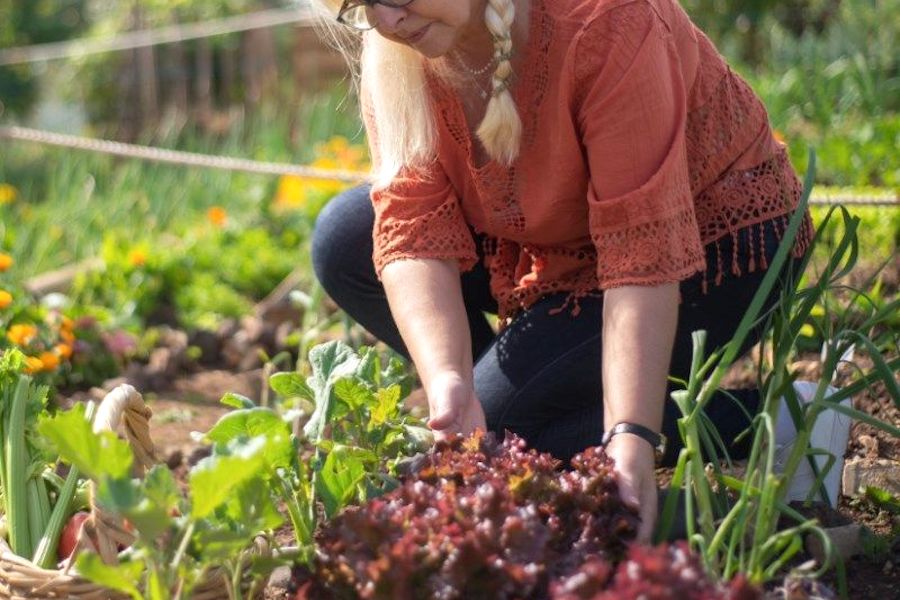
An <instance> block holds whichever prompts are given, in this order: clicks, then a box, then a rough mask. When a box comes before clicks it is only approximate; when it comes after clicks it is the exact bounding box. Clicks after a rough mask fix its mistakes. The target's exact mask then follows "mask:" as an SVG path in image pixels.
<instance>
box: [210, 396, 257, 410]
mask: <svg viewBox="0 0 900 600" xmlns="http://www.w3.org/2000/svg"><path fill="white" fill-rule="evenodd" d="M219 404H224V405H225V406H230V407H231V408H237V409H241V408H256V403H255V402H253V400H251V399H250V398H248V397H247V396H242V395H241V394H235V393H234V392H228V393H227V394H225V395H224V396H222V399H221V400H219Z"/></svg>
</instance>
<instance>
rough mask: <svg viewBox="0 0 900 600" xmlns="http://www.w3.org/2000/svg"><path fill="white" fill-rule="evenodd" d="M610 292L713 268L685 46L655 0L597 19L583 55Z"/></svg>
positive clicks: (600, 255) (584, 36) (579, 73)
mask: <svg viewBox="0 0 900 600" xmlns="http://www.w3.org/2000/svg"><path fill="white" fill-rule="evenodd" d="M573 81H574V82H575V93H574V95H573V110H575V112H576V117H577V123H578V127H579V128H580V131H581V134H582V139H583V143H584V150H585V155H586V158H587V162H588V167H589V171H590V182H589V185H588V198H587V202H588V214H589V219H590V221H589V228H590V234H591V239H592V241H593V243H594V246H595V248H596V250H597V278H598V283H599V285H600V288H601V289H607V288H611V287H617V286H623V285H658V284H662V283H670V282H675V281H680V280H683V279H686V278H687V277H689V276H690V275H692V274H693V273H695V272H697V271H699V270H701V269H702V268H703V266H704V264H705V263H704V255H703V247H702V244H701V242H700V234H699V230H698V227H697V222H696V216H695V214H694V202H693V197H692V194H691V189H690V182H689V178H688V160H687V149H686V142H685V125H686V121H687V98H686V90H685V87H686V85H685V82H684V80H683V74H682V72H681V66H680V60H679V57H678V50H677V48H676V45H675V42H674V40H673V38H672V35H671V33H670V32H669V31H668V29H667V26H666V24H665V22H663V21H662V19H660V18H659V16H658V15H657V14H656V12H655V11H654V8H653V7H652V6H651V4H650V3H649V2H644V1H636V2H631V3H627V4H624V5H620V6H618V7H616V8H613V9H610V10H608V11H607V12H604V13H602V14H600V15H598V16H596V17H595V18H594V19H593V20H592V21H591V22H590V23H588V24H587V25H586V27H585V28H584V29H583V30H582V32H581V34H580V39H579V40H578V41H577V46H576V56H575V60H574V61H573Z"/></svg>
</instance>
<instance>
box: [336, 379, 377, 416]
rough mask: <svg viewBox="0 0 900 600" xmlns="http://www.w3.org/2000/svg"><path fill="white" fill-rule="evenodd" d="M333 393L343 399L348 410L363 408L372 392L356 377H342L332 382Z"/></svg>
mask: <svg viewBox="0 0 900 600" xmlns="http://www.w3.org/2000/svg"><path fill="white" fill-rule="evenodd" d="M334 395H335V396H337V397H338V398H339V399H340V400H343V401H344V402H345V403H346V404H347V406H348V407H349V408H350V410H357V409H360V408H365V407H366V405H368V404H369V403H370V402H371V401H372V392H370V391H369V388H367V387H366V386H365V384H364V383H362V382H361V381H359V380H358V379H352V378H350V377H343V378H341V379H338V380H337V381H335V382H334Z"/></svg>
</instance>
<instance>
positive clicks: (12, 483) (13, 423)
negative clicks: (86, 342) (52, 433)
mask: <svg viewBox="0 0 900 600" xmlns="http://www.w3.org/2000/svg"><path fill="white" fill-rule="evenodd" d="M30 389H31V378H30V377H27V376H25V375H22V376H20V377H19V381H18V383H17V385H16V391H15V393H14V394H13V401H12V406H10V408H9V425H8V427H7V431H6V438H5V439H4V440H3V441H4V452H5V453H6V465H5V467H6V485H7V487H6V489H5V490H4V491H5V492H6V519H7V522H8V525H9V545H10V547H11V548H12V551H13V552H14V553H16V554H17V555H19V556H22V557H25V558H28V557H30V556H31V555H32V550H33V546H32V543H31V536H30V533H29V530H28V483H27V478H28V473H27V470H28V469H27V467H28V465H27V463H26V462H25V460H26V447H25V406H26V404H27V402H28V394H29V392H30Z"/></svg>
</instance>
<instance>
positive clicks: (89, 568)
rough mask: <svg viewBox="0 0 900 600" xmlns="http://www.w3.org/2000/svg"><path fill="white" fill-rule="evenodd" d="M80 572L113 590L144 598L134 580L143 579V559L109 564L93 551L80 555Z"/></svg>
mask: <svg viewBox="0 0 900 600" xmlns="http://www.w3.org/2000/svg"><path fill="white" fill-rule="evenodd" d="M75 564H76V566H77V568H78V572H79V573H80V574H81V575H82V576H84V577H85V578H86V579H89V580H91V581H93V582H94V583H96V584H98V585H102V586H104V587H107V588H109V589H111V590H116V591H118V592H122V593H123V594H128V595H129V596H131V597H132V598H134V600H142V599H143V596H142V595H141V592H140V590H138V588H137V587H136V586H135V584H134V582H136V581H140V580H141V575H143V573H144V569H145V567H144V563H143V562H141V561H133V562H124V563H120V564H118V565H114V566H113V565H107V564H105V563H104V562H103V561H102V560H101V559H100V557H99V556H97V555H96V554H93V553H91V552H83V553H81V554H80V555H78V559H77V561H76V563H75Z"/></svg>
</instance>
